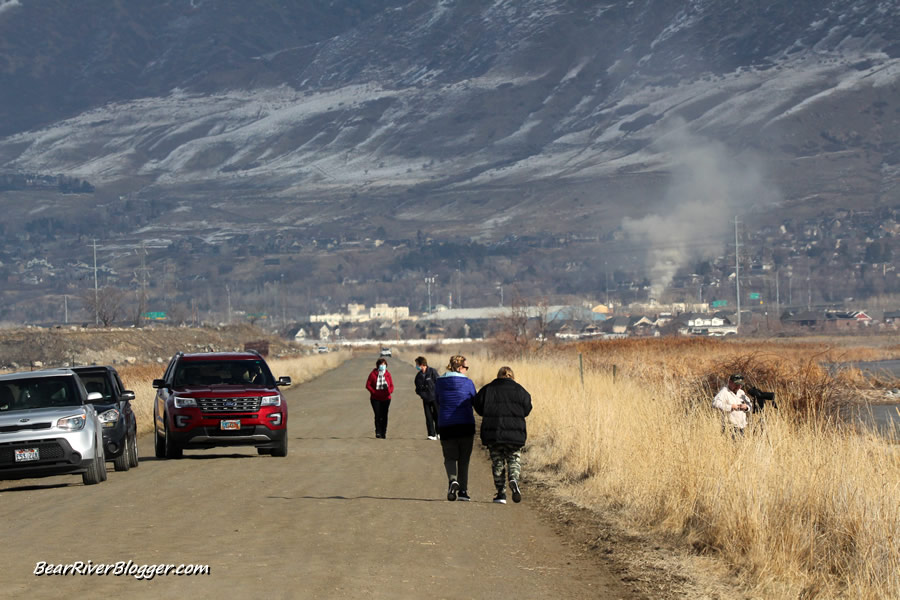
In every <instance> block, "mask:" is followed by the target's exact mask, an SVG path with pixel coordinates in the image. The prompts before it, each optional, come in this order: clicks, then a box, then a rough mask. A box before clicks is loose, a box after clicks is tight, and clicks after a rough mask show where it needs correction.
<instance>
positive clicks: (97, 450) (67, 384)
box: [0, 369, 106, 485]
mask: <svg viewBox="0 0 900 600" xmlns="http://www.w3.org/2000/svg"><path fill="white" fill-rule="evenodd" d="M102 399H103V394H99V393H96V392H95V393H93V394H88V393H87V390H85V387H84V384H83V383H82V381H81V379H79V377H78V375H76V374H75V373H74V372H72V371H70V370H69V369H48V370H46V371H30V372H25V373H13V374H11V375H0V479H24V478H27V477H42V476H46V475H65V474H81V478H82V481H83V483H84V484H85V485H93V484H95V483H100V482H101V481H104V480H106V458H105V455H104V452H103V426H102V424H101V423H100V419H99V417H98V415H97V411H96V409H95V408H94V406H93V405H92V404H91V402H97V401H100V400H102Z"/></svg>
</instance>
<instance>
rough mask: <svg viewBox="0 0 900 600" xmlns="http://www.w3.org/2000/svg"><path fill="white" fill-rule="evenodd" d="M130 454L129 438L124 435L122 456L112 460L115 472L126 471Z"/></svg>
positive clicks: (129, 465)
mask: <svg viewBox="0 0 900 600" xmlns="http://www.w3.org/2000/svg"><path fill="white" fill-rule="evenodd" d="M130 454H131V436H129V435H128V434H127V433H126V434H125V449H124V450H122V454H120V455H119V456H117V457H116V458H114V459H113V467H115V469H116V471H127V470H128V469H129V467H131V464H130V463H129V462H128V456H129V455H130Z"/></svg>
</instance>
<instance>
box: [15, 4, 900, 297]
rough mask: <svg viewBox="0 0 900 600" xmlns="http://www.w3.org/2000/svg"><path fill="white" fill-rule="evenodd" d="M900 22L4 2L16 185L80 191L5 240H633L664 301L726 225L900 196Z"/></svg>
mask: <svg viewBox="0 0 900 600" xmlns="http://www.w3.org/2000/svg"><path fill="white" fill-rule="evenodd" d="M898 31H900V8H898V5H897V3H896V1H895V0H799V1H795V2H789V3H788V2H779V1H776V0H768V1H761V2H738V1H737V0H634V1H630V2H596V3H595V2H583V1H578V0H516V1H504V0H497V1H492V2H476V1H471V0H410V1H398V0H394V1H387V0H377V1H370V0H367V1H365V2H363V1H351V0H334V1H332V2H329V3H323V2H314V1H311V0H306V1H298V2H292V3H279V2H268V1H266V2H252V3H248V2H236V1H228V0H168V1H161V2H153V3H124V2H123V3H120V2H116V3H109V2H101V1H97V0H94V1H84V2H78V3H72V2H65V1H63V0H45V1H40V2H38V1H37V0H5V1H4V2H3V3H0V174H3V173H9V174H11V173H19V174H21V173H37V174H48V173H50V174H57V173H59V174H64V175H66V176H67V177H73V178H77V179H82V180H85V181H87V182H90V184H91V185H92V186H93V187H94V188H96V192H95V195H93V196H92V197H91V198H88V199H81V200H80V201H78V200H74V199H73V198H71V197H59V196H52V195H51V196H42V197H40V200H36V199H35V197H34V196H33V195H32V196H29V197H28V201H30V202H37V204H38V206H35V208H34V209H33V211H31V212H27V213H20V212H16V214H15V215H14V218H13V220H12V221H11V223H10V226H21V227H22V228H24V227H26V226H27V225H28V224H29V223H33V222H34V219H35V218H36V217H34V216H33V215H34V214H36V212H35V211H37V213H40V215H41V216H46V214H48V212H50V213H58V214H61V215H64V218H63V219H62V221H63V223H62V225H61V227H62V229H63V230H66V229H68V230H70V231H69V233H72V232H75V231H77V232H78V233H80V234H81V235H82V236H85V235H89V232H90V231H91V223H97V222H101V223H106V224H107V226H106V227H104V234H105V235H106V236H108V237H109V239H106V240H102V241H103V243H104V244H106V245H109V246H114V245H115V244H116V243H122V242H123V241H126V240H127V241H128V242H129V243H132V244H136V243H139V241H140V240H143V241H146V242H148V243H156V244H157V245H168V247H170V248H174V246H175V245H177V244H178V243H180V242H181V241H183V240H185V239H187V238H189V237H191V236H193V237H198V238H200V239H201V240H202V241H203V243H204V244H208V245H212V246H221V247H224V246H227V245H228V244H232V245H242V244H243V246H246V244H244V242H243V241H242V238H241V236H258V235H267V234H269V235H273V234H276V233H277V235H279V236H282V237H286V238H290V239H294V240H296V241H297V242H298V244H300V245H301V246H304V247H310V244H309V243H308V240H310V239H311V238H316V237H333V238H335V239H337V240H341V239H345V240H346V239H349V240H351V241H352V240H356V239H359V240H364V239H365V238H367V237H381V238H389V239H395V240H410V239H417V240H419V241H421V240H422V239H423V238H424V239H425V240H427V239H429V238H430V239H433V240H443V241H452V242H454V243H461V244H471V243H475V242H478V243H484V244H496V243H499V242H502V240H504V239H507V238H508V237H509V236H510V235H515V236H538V237H541V236H550V237H553V236H556V237H559V236H576V237H578V236H588V237H590V236H593V237H594V238H595V239H596V240H598V241H601V240H610V239H613V240H615V239H621V236H624V239H625V240H629V241H630V242H631V243H632V244H634V247H635V252H634V253H632V252H630V251H629V252H623V251H621V249H618V250H616V249H612V251H611V252H610V253H609V257H608V259H607V262H614V263H615V264H616V265H617V268H620V269H621V270H623V271H629V272H630V273H633V276H634V277H637V278H638V279H641V278H643V277H650V278H651V279H652V280H653V282H654V284H655V285H656V291H655V292H654V293H656V294H659V293H661V292H662V291H663V290H664V289H665V287H666V286H667V285H668V284H669V283H670V282H671V281H672V278H673V277H675V275H676V274H677V272H678V271H679V270H683V269H684V268H687V267H689V266H690V265H691V261H696V260H698V259H714V258H715V257H717V256H719V255H721V254H722V253H723V252H724V251H725V248H726V246H725V243H726V241H727V239H728V236H729V234H732V235H733V232H732V231H731V230H730V227H731V225H730V223H731V221H732V220H733V218H734V215H735V214H737V213H741V214H743V215H746V219H747V220H748V221H749V222H752V223H753V226H754V227H763V226H775V225H778V224H780V223H782V222H784V221H785V220H787V219H795V218H808V217H811V216H814V215H817V214H819V213H822V212H825V213H827V212H829V211H834V210H835V209H836V208H854V209H858V210H879V209H883V208H885V207H888V208H890V207H894V206H896V205H897V204H898V202H897V200H898V191H897V190H898V173H900V135H898V134H900V100H898V98H900V94H898V91H900V36H898V34H897V32H898ZM21 201H22V198H21V197H20V196H18V195H14V194H9V193H6V194H3V193H0V203H2V205H4V206H6V207H9V206H12V205H13V204H16V203H20V202H21ZM97 205H99V208H91V207H92V206H94V207H96V206H97ZM29 215H30V216H29ZM33 227H35V226H34V225H33ZM37 227H38V228H40V226H37ZM379 228H381V230H380V231H379ZM376 232H378V233H379V235H377V236H376ZM415 232H419V233H418V235H416V233H415ZM617 232H619V233H617ZM63 237H65V236H63ZM698 240H700V241H702V242H703V243H698ZM63 241H64V240H60V242H63ZM81 242H82V243H83V240H81ZM542 244H543V245H545V246H546V243H542ZM64 245H65V244H64V243H63V244H61V246H60V247H64ZM194 245H196V243H195V244H194ZM243 246H242V247H243ZM48 247H49V246H48ZM606 250H610V248H607V249H606ZM460 254H461V256H463V257H465V252H461V253H460ZM579 254H580V251H578V250H575V251H574V257H573V256H569V257H568V260H565V261H563V262H562V264H563V266H565V264H566V263H571V262H576V263H577V262H579V261H581V262H583V257H580V256H579ZM632 254H640V255H641V256H640V257H635V256H632ZM10 258H12V259H14V260H22V259H24V258H25V257H21V256H20V257H10ZM157 258H159V257H157ZM324 260H325V262H333V260H332V259H324ZM436 260H437V261H438V262H441V261H443V263H445V264H444V267H445V268H449V269H451V271H452V268H453V267H454V266H455V267H456V268H457V269H459V263H457V264H456V265H454V264H453V263H454V262H456V261H460V260H462V258H460V257H459V256H456V254H454V256H453V257H452V258H451V259H449V262H448V259H447V257H441V256H438V257H436ZM471 262H474V261H471ZM131 266H132V267H133V265H131ZM530 266H531V267H532V271H535V269H537V270H543V271H546V270H550V271H552V270H554V268H553V267H546V268H544V269H540V268H537V267H535V266H534V265H533V264H532V265H530ZM371 267H372V268H373V269H375V270H377V271H378V273H377V276H376V279H378V278H381V279H384V278H385V277H388V276H389V277H396V276H397V271H398V270H399V271H401V272H408V273H409V277H413V275H412V274H414V273H419V275H421V271H422V269H423V268H424V267H422V265H421V264H417V263H416V262H415V261H407V262H406V263H402V264H401V263H397V262H396V261H394V262H392V261H391V260H387V261H386V262H385V263H384V264H383V265H378V264H377V261H376V263H375V264H373V265H371ZM528 267H529V265H526V264H524V263H521V261H518V259H517V262H516V271H517V272H520V273H521V274H522V276H523V277H525V278H526V279H527V277H528V273H526V272H525V271H527V268H528ZM329 268H334V266H333V265H331V266H330V267H329ZM383 269H387V271H383ZM357 275H359V276H358V277H356V276H355V277H351V278H350V279H352V280H359V279H360V278H361V277H363V275H365V274H363V275H361V274H357ZM419 275H415V277H416V278H418V279H420V277H419ZM501 275H502V269H500V272H499V273H498V272H496V269H495V271H494V272H491V273H490V274H489V275H485V279H486V280H488V279H491V280H493V279H505V278H503V277H502V276H501ZM622 278H625V279H627V278H628V277H620V279H622ZM341 279H342V280H343V279H347V277H342V278H341ZM368 279H371V277H369V278H368ZM586 285H588V284H587V283H585V286H586ZM589 285H593V286H594V291H595V292H596V286H597V277H596V274H595V275H594V276H593V277H592V278H591V281H590V284H589ZM529 287H530V288H531V289H532V290H541V289H543V290H544V291H545V292H546V293H563V292H564V288H565V290H566V291H570V292H573V293H576V292H577V293H584V292H587V291H589V290H587V289H575V288H577V287H578V286H575V288H572V286H571V285H569V284H567V285H565V286H560V285H558V282H552V283H549V282H543V283H542V282H541V281H538V280H534V281H532V282H531V284H530V286H529ZM570 288H571V289H570ZM403 293H404V294H408V293H410V290H409V289H406V290H405V291H404V292H403ZM359 294H362V292H359ZM349 295H350V296H353V293H352V292H351V293H350V294H349ZM848 295H854V294H849V293H848ZM334 299H335V298H334V297H333V296H332V298H331V300H328V299H327V298H323V299H322V300H323V301H327V302H330V301H334Z"/></svg>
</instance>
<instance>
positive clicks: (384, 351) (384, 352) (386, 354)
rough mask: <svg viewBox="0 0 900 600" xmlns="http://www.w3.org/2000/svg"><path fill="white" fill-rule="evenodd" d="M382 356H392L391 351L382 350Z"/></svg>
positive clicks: (388, 349)
mask: <svg viewBox="0 0 900 600" xmlns="http://www.w3.org/2000/svg"><path fill="white" fill-rule="evenodd" d="M381 356H391V349H390V348H382V349H381Z"/></svg>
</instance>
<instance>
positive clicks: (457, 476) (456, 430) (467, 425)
mask: <svg viewBox="0 0 900 600" xmlns="http://www.w3.org/2000/svg"><path fill="white" fill-rule="evenodd" d="M468 370H469V363H468V361H466V357H465V356H459V355H456V356H451V357H450V364H449V365H447V372H446V373H444V374H443V375H441V376H440V377H438V378H437V381H435V384H434V395H435V400H436V401H437V405H438V434H440V437H441V450H442V451H443V453H444V468H445V469H446V470H447V478H448V479H449V480H450V483H449V485H448V487H447V500H450V501H451V502H452V501H453V500H456V499H457V498H459V499H460V500H464V501H468V500H469V499H470V498H469V487H468V486H469V459H470V458H471V457H472V444H473V442H474V440H475V415H474V413H473V412H472V398H473V397H474V396H475V384H474V383H472V380H471V379H469V378H468V377H467V376H466V373H467V372H468Z"/></svg>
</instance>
